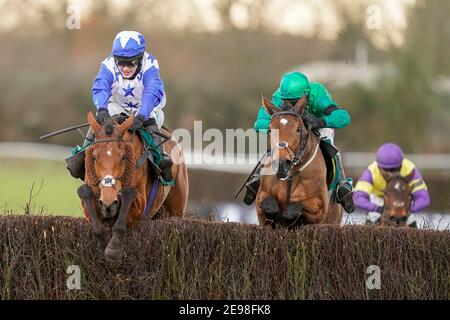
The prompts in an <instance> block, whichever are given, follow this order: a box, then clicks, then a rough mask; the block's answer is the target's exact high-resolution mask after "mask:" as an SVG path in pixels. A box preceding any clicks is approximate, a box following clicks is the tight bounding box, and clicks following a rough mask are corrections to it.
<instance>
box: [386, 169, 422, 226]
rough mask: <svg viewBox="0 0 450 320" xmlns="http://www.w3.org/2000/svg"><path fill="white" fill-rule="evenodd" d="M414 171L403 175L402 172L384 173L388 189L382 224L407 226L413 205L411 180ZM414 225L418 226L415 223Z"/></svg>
mask: <svg viewBox="0 0 450 320" xmlns="http://www.w3.org/2000/svg"><path fill="white" fill-rule="evenodd" d="M413 174H414V172H411V174H410V175H409V176H406V177H403V176H401V175H400V174H398V173H396V174H389V175H384V178H385V180H386V189H385V190H384V210H383V213H382V215H381V224H382V225H386V226H407V224H406V221H407V220H408V217H409V214H410V211H409V208H410V207H411V188H410V186H409V181H410V180H411V177H412V175H413ZM411 226H412V227H416V225H415V224H414V223H413V224H412V225H411Z"/></svg>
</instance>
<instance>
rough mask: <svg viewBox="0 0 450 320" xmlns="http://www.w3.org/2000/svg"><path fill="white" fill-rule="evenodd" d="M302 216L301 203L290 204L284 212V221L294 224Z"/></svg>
mask: <svg viewBox="0 0 450 320" xmlns="http://www.w3.org/2000/svg"><path fill="white" fill-rule="evenodd" d="M301 215H302V205H301V204H300V203H298V202H297V203H290V204H288V205H287V206H286V208H285V209H284V211H283V219H284V220H285V221H286V222H287V223H293V222H295V221H296V220H297V219H298V218H300V217H301Z"/></svg>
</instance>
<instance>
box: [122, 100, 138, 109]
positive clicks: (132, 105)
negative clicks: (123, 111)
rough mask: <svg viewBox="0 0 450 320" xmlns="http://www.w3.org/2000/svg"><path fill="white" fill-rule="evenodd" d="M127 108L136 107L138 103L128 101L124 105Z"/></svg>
mask: <svg viewBox="0 0 450 320" xmlns="http://www.w3.org/2000/svg"><path fill="white" fill-rule="evenodd" d="M125 106H126V107H127V108H130V109H137V106H138V104H137V103H136V104H133V102H131V101H130V102H128V103H127V104H126V105H125ZM125 106H124V107H125Z"/></svg>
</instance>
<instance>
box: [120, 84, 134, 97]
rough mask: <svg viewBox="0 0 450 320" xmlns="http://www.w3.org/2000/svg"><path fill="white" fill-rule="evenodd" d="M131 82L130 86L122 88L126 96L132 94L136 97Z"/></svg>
mask: <svg viewBox="0 0 450 320" xmlns="http://www.w3.org/2000/svg"><path fill="white" fill-rule="evenodd" d="M130 86H131V85H130V84H128V88H122V90H123V91H124V97H128V96H132V97H134V93H133V89H134V88H130Z"/></svg>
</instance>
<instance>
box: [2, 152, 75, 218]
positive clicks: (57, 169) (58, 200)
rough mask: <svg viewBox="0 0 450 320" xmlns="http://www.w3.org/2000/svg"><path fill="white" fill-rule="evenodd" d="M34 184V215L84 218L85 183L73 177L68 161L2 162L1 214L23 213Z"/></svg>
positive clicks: (22, 160) (32, 203) (32, 202)
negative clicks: (82, 196)
mask: <svg viewBox="0 0 450 320" xmlns="http://www.w3.org/2000/svg"><path fill="white" fill-rule="evenodd" d="M33 183H34V188H33V196H34V198H33V199H32V200H31V202H30V209H31V210H30V211H31V213H32V214H39V213H43V214H57V215H70V216H82V210H81V204H80V200H79V198H78V196H77V188H78V186H80V185H81V183H82V181H81V180H75V179H73V178H72V177H71V176H70V174H69V172H68V171H67V169H66V167H65V163H64V162H62V161H44V160H24V159H0V213H5V212H7V213H23V212H24V211H25V207H26V204H27V203H29V198H30V191H31V187H32V186H33ZM41 185H42V188H41Z"/></svg>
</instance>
